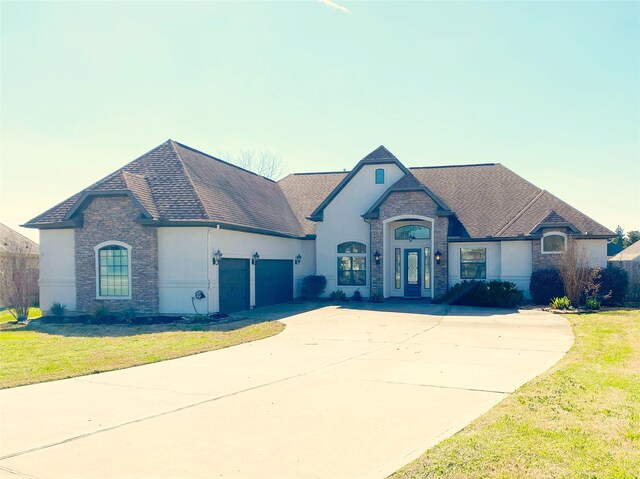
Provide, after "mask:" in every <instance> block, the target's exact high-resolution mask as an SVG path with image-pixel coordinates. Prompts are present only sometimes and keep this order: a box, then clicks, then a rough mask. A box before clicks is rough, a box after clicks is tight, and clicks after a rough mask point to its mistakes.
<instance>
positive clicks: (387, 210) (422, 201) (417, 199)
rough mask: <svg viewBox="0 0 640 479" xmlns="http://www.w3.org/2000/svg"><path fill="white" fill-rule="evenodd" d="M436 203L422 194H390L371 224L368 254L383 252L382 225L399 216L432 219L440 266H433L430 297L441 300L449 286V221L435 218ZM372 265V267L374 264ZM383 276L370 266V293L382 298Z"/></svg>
mask: <svg viewBox="0 0 640 479" xmlns="http://www.w3.org/2000/svg"><path fill="white" fill-rule="evenodd" d="M436 210H437V205H436V203H435V202H434V201H433V200H432V199H431V198H430V197H429V196H428V195H427V194H426V193H424V192H421V191H397V192H393V193H391V194H390V195H389V196H388V197H387V198H386V199H385V201H384V202H383V203H382V204H381V205H380V216H379V218H378V219H375V220H371V251H384V250H383V231H384V223H383V222H384V221H385V220H386V219H389V218H393V217H394V216H398V215H419V216H427V217H429V218H435V224H434V225H433V235H434V237H433V248H434V252H435V251H438V250H440V252H441V253H442V260H441V261H440V264H439V265H438V264H435V261H434V264H433V273H434V274H433V294H434V297H440V296H442V295H444V294H445V293H446V292H447V283H448V271H447V264H448V259H447V255H448V249H447V232H448V230H449V218H448V217H446V216H443V217H438V215H437V214H436ZM371 264H374V263H373V262H372V263H371ZM383 275H384V272H383V267H382V265H380V266H378V267H376V266H375V265H374V266H373V268H372V270H371V293H372V294H373V293H380V294H382V291H383V289H382V278H383Z"/></svg>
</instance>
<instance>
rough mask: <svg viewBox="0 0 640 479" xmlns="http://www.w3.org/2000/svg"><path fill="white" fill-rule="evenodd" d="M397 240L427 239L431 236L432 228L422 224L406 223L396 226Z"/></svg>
mask: <svg viewBox="0 0 640 479" xmlns="http://www.w3.org/2000/svg"><path fill="white" fill-rule="evenodd" d="M395 238H396V239H397V240H408V241H412V240H425V239H429V238H431V228H428V227H427V226H422V225H406V226H400V227H399V228H396V231H395Z"/></svg>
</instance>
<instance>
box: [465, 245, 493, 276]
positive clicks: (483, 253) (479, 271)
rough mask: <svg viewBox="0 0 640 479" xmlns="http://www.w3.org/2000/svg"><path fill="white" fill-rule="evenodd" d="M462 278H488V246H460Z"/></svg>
mask: <svg viewBox="0 0 640 479" xmlns="http://www.w3.org/2000/svg"><path fill="white" fill-rule="evenodd" d="M460 278H461V279H486V278H487V249H486V248H460Z"/></svg>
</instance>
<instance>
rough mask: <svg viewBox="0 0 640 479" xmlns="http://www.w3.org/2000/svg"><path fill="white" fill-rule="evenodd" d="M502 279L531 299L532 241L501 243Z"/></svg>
mask: <svg viewBox="0 0 640 479" xmlns="http://www.w3.org/2000/svg"><path fill="white" fill-rule="evenodd" d="M500 258H501V261H500V268H501V272H500V279H501V280H502V281H510V282H511V283H515V284H516V286H518V289H520V290H522V291H524V295H525V298H527V299H528V298H529V297H530V294H529V282H530V281H531V272H532V271H533V258H532V255H531V241H502V242H501V243H500Z"/></svg>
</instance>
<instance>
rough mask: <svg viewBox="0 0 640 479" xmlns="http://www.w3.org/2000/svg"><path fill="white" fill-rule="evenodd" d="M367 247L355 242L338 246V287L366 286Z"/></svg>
mask: <svg viewBox="0 0 640 479" xmlns="http://www.w3.org/2000/svg"><path fill="white" fill-rule="evenodd" d="M366 253H367V246H366V245H364V244H362V243H358V242H356V241H348V242H346V243H340V244H339V245H338V286H365V285H366V284H367V257H366Z"/></svg>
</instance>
